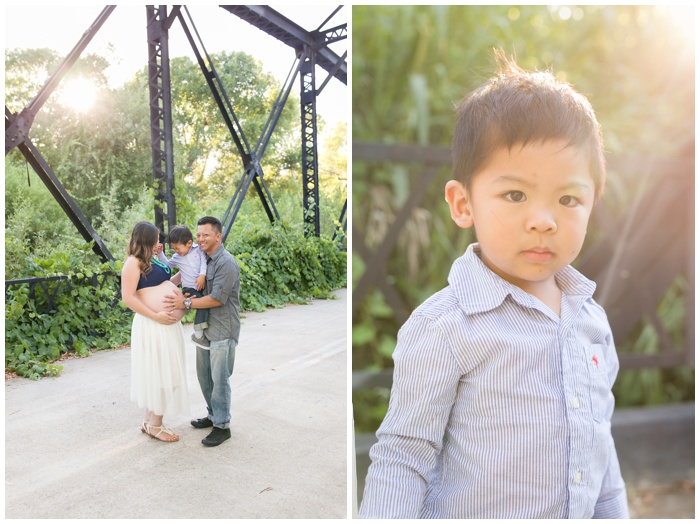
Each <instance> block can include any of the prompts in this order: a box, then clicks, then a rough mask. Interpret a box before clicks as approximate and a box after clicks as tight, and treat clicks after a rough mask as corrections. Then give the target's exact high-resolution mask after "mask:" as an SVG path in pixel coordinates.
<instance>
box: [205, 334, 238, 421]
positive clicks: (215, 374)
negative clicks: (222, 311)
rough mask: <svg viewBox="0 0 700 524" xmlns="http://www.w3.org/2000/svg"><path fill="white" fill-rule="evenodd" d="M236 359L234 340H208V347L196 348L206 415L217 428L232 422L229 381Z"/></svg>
mask: <svg viewBox="0 0 700 524" xmlns="http://www.w3.org/2000/svg"><path fill="white" fill-rule="evenodd" d="M235 360H236V341H235V340H234V339H232V338H231V339H228V340H217V341H211V343H210V345H209V349H202V348H200V347H197V379H198V380H199V387H200V388H201V389H202V394H203V395H204V400H206V402H207V411H208V412H209V418H210V419H211V421H212V422H213V423H214V426H215V427H217V428H222V429H226V428H228V427H229V425H230V423H231V384H230V382H229V379H230V378H231V375H232V374H233V363H234V361H235Z"/></svg>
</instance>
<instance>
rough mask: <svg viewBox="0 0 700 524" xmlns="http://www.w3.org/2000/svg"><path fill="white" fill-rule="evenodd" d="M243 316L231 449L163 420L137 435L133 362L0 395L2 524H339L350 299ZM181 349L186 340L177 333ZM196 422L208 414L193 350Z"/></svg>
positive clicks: (77, 371)
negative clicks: (332, 521)
mask: <svg viewBox="0 0 700 524" xmlns="http://www.w3.org/2000/svg"><path fill="white" fill-rule="evenodd" d="M335 295H336V296H337V297H338V300H319V301H314V302H313V303H312V304H311V305H294V306H287V307H285V308H282V309H273V310H268V311H266V312H263V313H247V314H246V315H245V318H244V319H243V325H242V328H241V343H240V344H239V346H238V349H237V354H236V364H235V370H234V374H233V378H232V388H233V391H232V438H231V439H230V440H228V441H226V442H224V443H223V444H222V445H220V446H219V447H215V448H205V447H204V446H203V445H202V444H201V442H200V441H201V439H202V438H204V437H205V436H206V435H207V434H208V433H209V430H197V429H194V428H193V427H192V426H190V424H189V418H181V419H172V420H169V421H167V420H166V423H168V424H169V425H171V427H173V429H174V430H175V431H176V432H177V433H178V434H179V435H180V442H177V443H172V444H170V443H161V442H157V441H156V440H154V439H152V438H149V437H148V436H146V435H144V434H142V433H141V431H140V430H139V424H140V422H141V419H142V410H141V409H139V408H138V407H137V406H136V404H134V403H132V402H130V400H129V387H130V349H129V348H125V349H117V350H110V351H100V352H97V353H95V354H93V355H92V356H90V357H89V358H85V359H71V360H67V361H65V362H64V369H63V372H62V374H61V375H60V376H59V377H55V378H45V379H42V380H40V381H38V382H33V381H30V380H27V379H22V378H14V379H11V380H7V381H6V382H5V517H6V518H8V519H9V518H345V517H346V516H347V515H348V509H347V508H348V504H347V497H348V495H347V479H348V467H347V457H348V451H347V449H348V448H347V435H348V431H347V418H348V417H347V343H346V341H347V290H346V289H341V290H338V291H336V292H335ZM185 332H186V336H187V338H188V339H189V336H190V334H191V332H192V327H191V325H188V326H185ZM187 352H188V366H189V368H188V378H189V391H190V401H191V407H192V417H193V418H199V417H201V416H204V415H205V414H206V405H205V403H204V400H203V398H202V395H201V393H200V390H199V385H198V383H197V378H196V373H195V360H194V355H195V352H194V344H193V343H191V342H188V344H187Z"/></svg>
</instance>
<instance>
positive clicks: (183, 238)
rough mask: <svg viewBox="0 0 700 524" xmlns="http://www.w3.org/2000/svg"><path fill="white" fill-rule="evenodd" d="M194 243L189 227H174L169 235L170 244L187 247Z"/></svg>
mask: <svg viewBox="0 0 700 524" xmlns="http://www.w3.org/2000/svg"><path fill="white" fill-rule="evenodd" d="M189 241H194V239H193V238H192V231H190V230H189V228H188V227H187V226H173V228H172V229H171V230H170V232H169V233H168V242H170V243H171V244H182V245H183V246H184V245H187V242H189Z"/></svg>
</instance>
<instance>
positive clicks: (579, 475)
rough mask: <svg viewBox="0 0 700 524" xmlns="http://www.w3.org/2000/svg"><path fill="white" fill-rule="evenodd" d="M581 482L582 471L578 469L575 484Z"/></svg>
mask: <svg viewBox="0 0 700 524" xmlns="http://www.w3.org/2000/svg"><path fill="white" fill-rule="evenodd" d="M580 483H581V472H580V471H577V472H576V473H575V474H574V484H580Z"/></svg>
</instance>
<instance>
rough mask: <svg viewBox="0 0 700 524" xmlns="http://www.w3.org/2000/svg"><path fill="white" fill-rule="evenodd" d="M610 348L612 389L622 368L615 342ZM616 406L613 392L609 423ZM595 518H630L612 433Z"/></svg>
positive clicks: (608, 414)
mask: <svg viewBox="0 0 700 524" xmlns="http://www.w3.org/2000/svg"><path fill="white" fill-rule="evenodd" d="M609 350H610V354H609V355H608V362H609V363H610V365H609V367H608V383H609V384H610V389H612V386H613V384H614V383H615V378H616V377H617V372H618V370H619V368H620V364H619V361H618V359H617V354H616V352H615V345H614V343H612V342H611V343H610V347H609ZM614 408H615V398H614V397H613V396H612V394H611V395H609V400H608V404H607V406H605V417H606V420H607V421H608V423H610V420H611V418H612V414H613V410H614ZM593 518H594V519H628V518H630V516H629V508H628V505H627V490H626V489H625V482H624V480H623V479H622V473H621V472H620V462H619V460H618V458H617V451H616V449H615V442H614V441H613V438H612V435H609V436H608V468H607V470H606V471H605V476H604V477H603V485H602V486H601V488H600V494H599V495H598V500H597V502H596V505H595V510H594V513H593Z"/></svg>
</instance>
